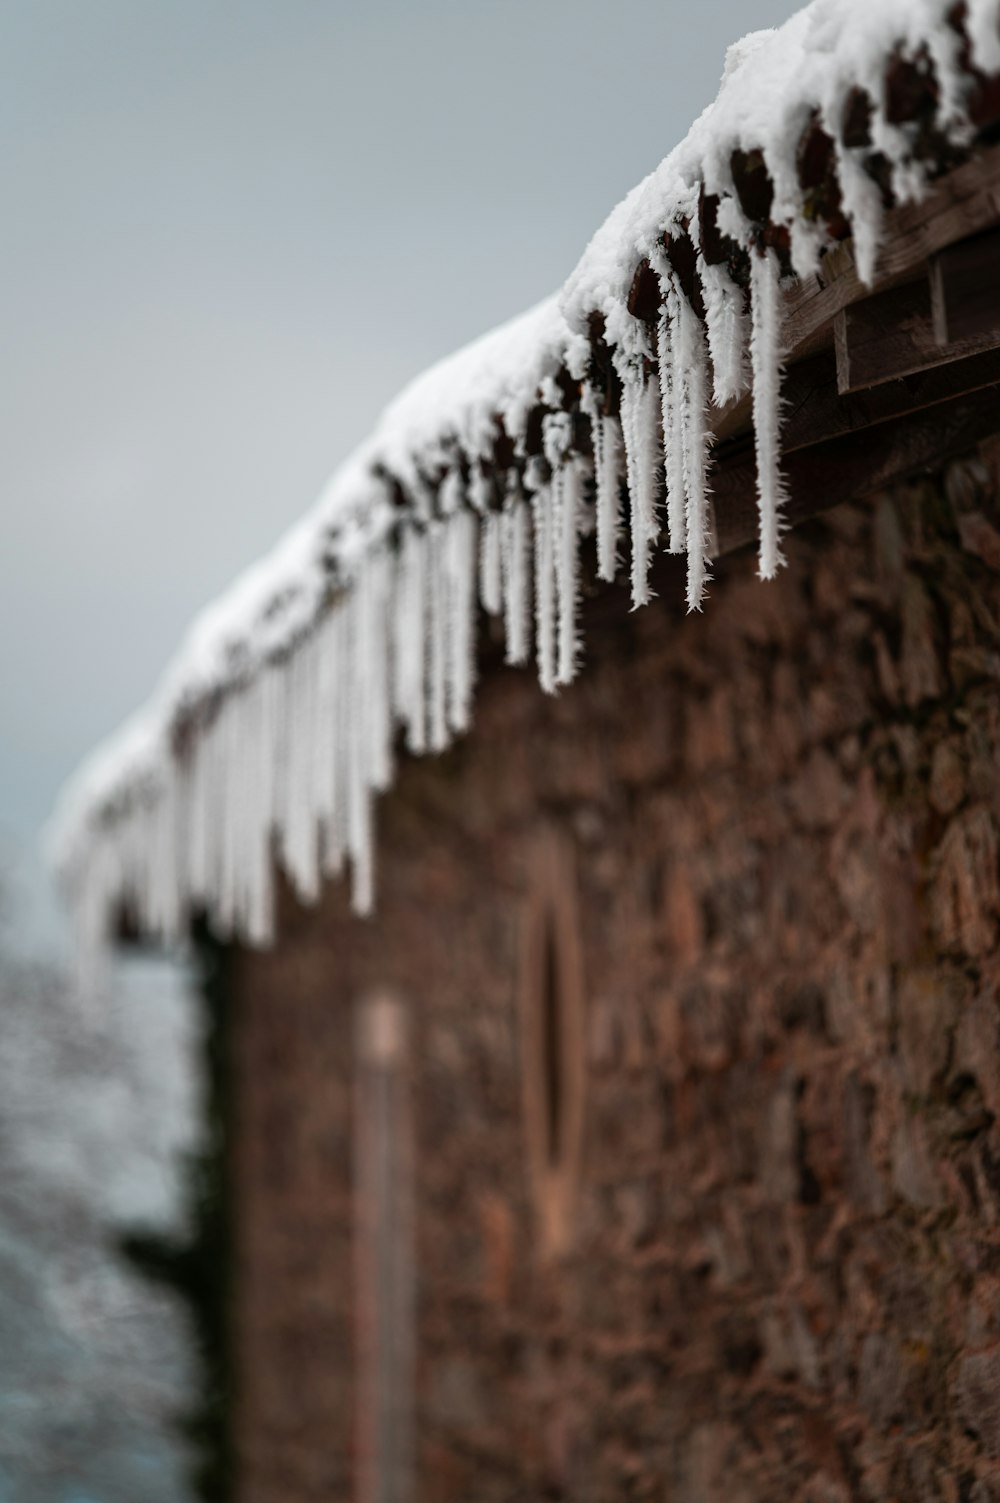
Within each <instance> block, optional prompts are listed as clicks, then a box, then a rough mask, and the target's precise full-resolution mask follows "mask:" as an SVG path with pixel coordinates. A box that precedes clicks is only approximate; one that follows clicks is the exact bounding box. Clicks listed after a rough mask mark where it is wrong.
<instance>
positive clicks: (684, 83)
mask: <svg viewBox="0 0 1000 1503" xmlns="http://www.w3.org/2000/svg"><path fill="white" fill-rule="evenodd" d="M796 8H797V7H796V5H795V4H794V3H792V0H698V3H696V4H691V3H690V0H684V3H680V0H615V3H611V0H603V3H598V0H492V3H485V0H354V3H353V4H345V3H340V0H270V3H269V4H263V3H260V0H241V3H239V4H236V3H232V0H231V3H226V4H223V3H213V0H157V3H154V0H0V19H2V23H3V25H2V38H0V185H2V190H3V191H2V203H3V209H2V218H0V273H2V275H0V330H2V344H0V349H2V356H0V477H2V505H0V611H2V617H0V625H2V630H0V838H2V839H3V840H4V841H5V842H6V847H7V849H8V851H9V850H14V851H15V852H16V853H17V859H18V860H19V862H20V864H21V866H22V869H23V871H24V873H25V878H26V880H27V882H28V885H29V887H30V888H31V889H32V890H33V891H35V892H36V894H37V893H38V891H39V890H40V879H39V877H38V867H37V865H36V864H35V861H34V857H33V854H32V853H33V850H34V843H35V841H36V838H37V833H38V830H39V827H40V825H41V823H42V821H43V820H44V818H45V817H46V815H47V814H48V812H49V810H50V807H51V804H52V801H53V799H54V797H55V795H56V793H57V791H58V787H59V784H60V782H61V781H62V779H63V778H64V777H66V776H67V775H68V774H69V773H70V772H71V771H72V770H73V768H74V766H75V765H76V763H77V762H78V761H79V760H80V758H81V757H82V756H83V755H85V754H86V752H87V751H88V750H89V749H90V748H91V746H92V745H93V744H94V742H95V741H97V740H98V739H100V738H101V737H103V736H104V735H106V734H107V733H108V732H109V731H111V730H112V729H113V728H114V727H115V725H116V724H117V723H118V722H119V721H120V720H121V719H122V718H123V717H124V716H125V715H126V714H128V713H129V712H130V711H131V710H132V709H133V708H135V706H136V705H137V704H138V703H139V702H140V701H141V700H142V699H143V698H145V697H146V695H147V694H148V693H149V692H150V690H151V689H152V687H153V685H154V683H155V680H156V678H157V676H158V674H159V673H160V671H161V669H162V668H163V666H164V664H165V662H166V660H167V658H168V657H169V655H170V653H171V651H172V650H173V648H174V647H175V646H176V645H177V642H178V640H179V638H180V636H181V634H182V632H183V630H184V628H185V626H186V625H187V623H188V621H189V620H190V618H191V617H192V616H193V615H194V613H195V612H196V611H197V610H198V609H199V607H200V606H202V605H203V604H204V603H205V602H206V601H207V600H209V599H210V598H211V597H212V596H213V595H214V594H215V593H217V592H218V591H219V590H221V589H223V588H224V587H225V586H226V584H227V583H228V582H229V581H230V580H231V579H232V578H233V576H234V575H235V574H236V573H237V572H238V571H239V570H240V569H241V568H243V567H244V566H245V565H246V564H248V563H250V562H251V561H252V560H253V559H254V558H255V557H257V556H258V555H259V554H261V553H262V552H264V551H265V550H267V549H268V548H269V547H270V546H271V545H272V544H273V542H274V541H275V540H276V538H277V537H278V536H279V535H280V534H281V532H282V531H283V530H284V529H285V528H286V527H287V526H289V525H290V524H291V523H292V522H294V521H295V519H296V518H297V517H298V516H299V515H300V514H301V513H302V512H303V511H304V510H305V509H306V507H307V506H308V505H309V504H310V502H311V501H312V499H313V497H314V495H315V494H316V492H317V491H318V490H319V489H320V487H321V485H322V483H323V481H324V480H325V478H326V477H327V475H328V473H329V472H330V471H331V470H332V469H333V468H334V467H335V466H336V464H337V463H338V461H339V460H340V459H341V458H342V457H343V456H344V455H345V454H346V453H347V452H348V451H349V450H350V449H351V448H352V447H353V446H354V445H355V443H357V441H358V440H359V439H361V438H362V437H363V436H364V435H365V433H366V431H367V430H368V429H369V428H370V427H371V425H372V423H373V421H374V419H375V417H376V415H377V413H378V411H379V410H380V408H381V407H382V406H383V405H384V404H385V403H386V402H387V401H388V400H389V399H390V398H391V397H392V396H393V394H394V393H395V392H396V391H397V390H398V388H399V387H400V386H401V385H402V384H403V383H404V382H405V381H406V380H408V379H409V378H410V377H411V376H413V375H415V374H416V373H417V372H418V371H419V370H420V369H421V368H422V367H423V366H425V365H427V364H428V363H429V362H430V361H432V360H434V359H436V358H437V357H438V356H440V355H443V354H446V353H447V352H448V351H449V350H451V349H453V348H454V347H456V346H457V345H460V344H462V343H464V342H465V341H466V340H468V339H471V338H473V337H474V336H476V335H477V334H479V333H481V332H483V331H484V330H485V329H487V328H488V327H490V326H491V325H492V324H494V323H497V322H499V321H501V320H503V319H506V318H508V317H510V316H511V315H512V314H514V313H517V312H518V311H520V310H521V309H522V308H523V307H526V306H527V305H529V304H531V303H533V302H535V301H536V300H537V299H538V298H540V297H542V296H543V295H545V294H546V293H548V292H550V291H552V290H553V288H554V287H556V286H557V285H558V284H559V283H560V282H561V281H562V280H563V279H564V278H565V277H566V276H567V274H568V273H569V272H570V271H571V269H572V267H573V265H574V263H575V261H576V259H577V258H578V256H579V255H580V253H581V252H582V250H583V248H584V246H585V244H586V242H587V240H588V239H589V237H590V235H591V234H592V233H593V231H594V230H595V229H596V228H597V226H598V224H599V223H600V221H601V220H602V219H603V218H604V216H605V215H606V214H607V212H608V211H609V210H610V209H611V207H612V206H613V205H614V203H615V202H616V201H617V200H618V199H619V198H621V197H622V196H623V195H624V193H625V192H626V191H627V190H628V189H629V188H630V187H631V186H632V185H633V183H635V182H636V181H638V180H639V178H641V177H642V176H644V174H645V173H646V172H648V171H649V170H650V169H651V168H652V167H653V166H654V165H655V164H656V163H657V162H658V161H659V160H660V158H661V157H663V156H664V155H666V153H667V152H668V151H669V150H670V148H671V147H672V146H673V145H674V144H675V143H676V142H677V141H678V140H679V139H680V137H681V136H682V135H683V134H684V133H685V132H686V130H687V129H688V127H689V125H690V124H691V122H692V121H693V120H694V118H695V117H696V115H697V114H699V113H700V111H701V110H702V109H703V108H704V106H705V105H706V104H708V103H709V102H710V100H711V99H712V98H713V97H714V95H715V92H716V87H717V84H718V79H719V76H720V74H721V71H722V64H723V58H724V55H725V50H726V47H727V45H728V44H729V43H730V42H731V41H734V40H736V38H737V37H739V36H740V35H741V34H743V33H744V32H746V31H748V30H754V29H756V28H758V27H762V26H770V25H774V24H777V23H778V22H780V21H782V20H784V19H785V18H786V17H787V16H788V15H790V14H791V13H792V11H793V10H795V9H796Z"/></svg>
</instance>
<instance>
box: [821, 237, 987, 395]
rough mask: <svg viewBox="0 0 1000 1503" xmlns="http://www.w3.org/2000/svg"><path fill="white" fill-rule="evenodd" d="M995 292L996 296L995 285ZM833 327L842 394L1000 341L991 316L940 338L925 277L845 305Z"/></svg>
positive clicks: (879, 383)
mask: <svg viewBox="0 0 1000 1503" xmlns="http://www.w3.org/2000/svg"><path fill="white" fill-rule="evenodd" d="M990 238H992V237H990ZM949 285H950V280H949ZM991 293H992V296H993V298H994V299H996V289H995V288H991ZM972 302H973V303H975V298H974V297H973V299H972ZM962 306H963V308H964V307H965V306H967V303H963V305H962ZM939 322H940V320H939ZM833 332H834V349H835V351H836V356H837V390H838V391H839V392H840V394H841V396H846V395H847V394H848V393H850V392H858V391H865V390H867V389H868V388H870V387H873V386H880V385H882V384H883V383H884V382H886V381H898V380H900V378H901V377H903V376H912V375H914V374H915V373H916V372H918V371H926V370H930V369H932V368H933V367H934V366H940V365H944V364H946V363H948V362H949V361H952V360H963V359H964V358H965V357H966V356H968V355H973V354H977V353H978V352H980V351H982V350H990V349H995V348H996V347H997V345H998V344H1000V329H998V328H994V327H991V326H990V320H989V319H988V318H985V316H984V319H983V325H982V327H979V326H977V325H976V323H975V321H974V320H971V321H969V332H968V333H967V334H966V335H964V336H963V337H961V338H956V339H952V340H945V341H940V340H939V339H938V337H937V334H938V330H937V329H936V328H935V317H934V313H933V310H932V307H931V287H930V281H929V279H927V278H924V277H921V278H920V280H919V281H916V282H908V283H906V285H905V286H902V287H893V288H892V289H891V290H890V291H888V292H876V293H875V294H874V295H873V296H872V297H867V298H864V299H863V300H862V301H861V302H857V303H852V304H851V305H850V306H849V307H847V308H842V309H841V310H840V312H839V313H838V314H837V316H836V318H835V319H834V324H833Z"/></svg>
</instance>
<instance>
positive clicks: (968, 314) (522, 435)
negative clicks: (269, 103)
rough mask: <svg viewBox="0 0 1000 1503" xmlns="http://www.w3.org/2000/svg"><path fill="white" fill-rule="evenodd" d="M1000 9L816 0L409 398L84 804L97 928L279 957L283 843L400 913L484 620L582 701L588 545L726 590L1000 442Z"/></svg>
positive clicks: (70, 855)
mask: <svg viewBox="0 0 1000 1503" xmlns="http://www.w3.org/2000/svg"><path fill="white" fill-rule="evenodd" d="M998 16H1000V0H968V3H964V0H960V3H958V4H955V3H950V4H949V3H946V0H814V3H813V4H812V5H810V6H809V7H807V9H805V10H803V11H802V12H800V13H799V14H798V15H796V16H795V17H793V19H792V20H791V21H789V22H788V23H787V25H786V26H784V27H782V28H781V29H780V30H779V31H776V32H768V33H756V34H754V35H753V36H751V37H748V38H746V39H744V41H743V42H742V43H739V44H737V46H736V47H734V48H731V49H730V52H729V55H728V56H727V61H726V71H725V75H724V77H723V81H722V86H721V89H720V93H719V96H718V99H717V100H716V102H715V104H714V105H712V106H711V107H710V108H709V109H708V110H706V111H705V113H704V114H703V115H702V116H701V117H700V119H699V120H698V121H697V122H696V124H695V125H694V127H693V128H692V130H691V131H690V133H689V135H688V136H687V138H686V139H685V140H684V141H683V142H682V143H681V145H680V146H679V147H678V148H677V149H676V150H675V151H674V152H672V153H671V155H670V156H668V157H667V158H666V159H665V160H664V161H663V162H662V163H661V165H660V166H659V167H658V168H657V169H656V171H655V172H653V173H652V174H650V176H649V177H648V178H647V179H646V180H645V181H644V182H643V183H641V184H640V185H639V186H638V188H636V189H635V190H634V191H633V192H632V193H631V194H630V195H629V196H628V197H627V198H626V199H625V200H624V201H623V202H622V203H621V204H620V205H619V206H618V208H617V209H615V211H614V212H613V213H612V214H611V216H610V217H609V219H608V220H607V222H606V223H605V225H604V226H603V227H602V228H601V230H600V231H599V232H598V233H597V235H595V237H594V239H593V240H592V242H591V244H590V246H589V247H588V249H587V251H586V252H585V254H584V256H583V258H582V260H581V261H580V263H579V265H578V267H577V269H576V270H575V272H574V273H573V275H572V276H571V277H570V279H569V281H568V282H567V283H566V285H565V287H564V288H563V289H562V291H561V292H560V293H559V294H558V295H557V296H555V297H553V298H551V299H548V300H547V301H546V302H544V303H542V304H540V305H538V307H536V308H535V309H533V310H531V311H530V312H528V313H526V314H524V315H523V316H522V317H521V318H519V319H516V320H514V321H513V322H512V323H510V324H507V325H505V326H504V327H502V328H500V329H498V330H496V331H494V332H493V333H492V334H489V335H487V336H485V337H484V338H483V339H481V340H479V341H477V342H476V343H474V344H472V345H470V346H468V347H467V348H466V349H465V350H463V351H461V352H459V353H458V354H457V355H455V356H453V357H451V358H450V359H449V360H446V361H443V362H442V363H441V364H440V365H438V366H435V367H434V368H433V369H431V370H430V371H428V372H427V373H426V374H425V375H424V376H422V377H421V378H420V379H419V380H417V381H416V382H414V383H413V385H412V386H410V387H409V388H408V389H407V390H406V391H405V392H404V393H403V394H402V395H401V396H400V397H399V398H398V399H397V400H396V401H395V402H394V403H393V404H392V405H391V406H390V407H389V408H388V410H387V411H386V413H385V414H384V416H383V418H382V420H381V421H380V423H379V425H378V427H377V429H376V431H375V433H374V434H373V436H372V437H371V438H370V439H369V440H368V442H366V443H365V444H364V445H363V446H362V447H361V448H360V449H359V450H358V451H357V452H356V453H355V454H354V455H353V456H352V457H351V459H350V460H349V461H348V462H347V463H346V464H345V465H344V466H343V467H342V468H341V469H340V470H339V471H338V472H337V474H336V475H335V476H334V478H333V480H332V481H331V483H330V485H329V486H328V488H327V490H326V491H325V492H324V494H323V495H322V496H321V497H320V500H319V502H318V503H317V505H316V507H315V508H314V509H313V511H312V512H311V513H310V514H309V515H308V516H307V517H306V518H305V520H304V521H303V522H302V523H301V524H300V525H299V527H298V528H296V529H295V531H294V532H293V533H291V534H290V535H289V537H288V538H287V539H286V540H285V542H284V543H283V544H282V545H281V546H280V547H279V548H278V550H277V551H276V552H275V554H274V555H273V556H272V557H270V558H269V559H267V560H266V561H265V562H264V563H262V564H261V565H259V566H258V567H257V568H256V569H254V570H252V571H251V572H250V573H248V574H247V575H246V576H244V577H243V578H242V579H241V580H240V581H238V583H237V585H236V586H235V588H234V589H233V590H232V591H231V592H230V593H229V594H228V595H227V596H225V597H224V599H223V600H221V601H220V602H219V603H218V604H217V605H216V606H214V607H213V608H211V609H210V610H209V611H208V612H206V613H205V614H204V615H203V616H202V617H201V618H200V620H199V621H198V622H197V623H196V624H195V626H194V628H193V630H192V632H191V633H190V635H189V637H188V639H187V641H186V643H185V644H184V647H183V648H182V651H181V653H180V654H179V656H178V658H177V660H176V661H175V663H174V665H173V666H172V668H171V669H170V670H169V672H168V674H167V675H166V678H165V679H164V682H163V683H162V685H161V686H160V689H159V691H158V693H157V695H156V696H155V698H154V700H153V701H152V702H151V704H150V706H149V707H147V709H146V710H144V711H143V712H142V713H141V715H139V716H137V717H136V719H135V720H134V721H133V722H132V723H131V724H130V725H129V726H128V727H126V728H125V730H124V731H123V732H121V733H120V734H119V736H118V737H116V738H115V739H114V741H112V742H111V743H110V744H109V746H108V747H107V748H105V749H102V750H101V751H100V752H99V753H98V754H97V755H96V757H95V758H94V759H93V760H92V762H91V763H90V764H88V766H87V767H85V768H84V769H83V771H82V772H81V773H80V774H79V775H78V778H77V780H76V781H75V783H74V784H73V785H71V787H70V788H69V789H68V790H67V793H66V794H65V796H64V799H63V803H62V805H61V808H60V811H59V813H58V816H57V819H56V821H55V829H54V840H55V847H56V858H57V862H58V865H59V867H60V868H61V871H62V873H63V875H64V877H65V879H66V881H67V884H68V886H69V889H70V891H71V894H72V896H73V899H74V903H75V906H76V909H77V914H78V917H79V919H80V922H81V926H82V929H83V931H84V935H85V937H86V938H88V939H90V940H94V939H97V938H99V937H100V936H101V935H102V934H105V933H106V932H107V931H108V929H109V926H110V924H111V922H112V920H113V918H114V915H115V914H116V912H118V911H120V909H121V908H122V907H123V906H125V907H128V908H129V909H130V910H131V911H132V912H133V914H134V916H135V918H136V921H137V922H138V923H139V925H140V926H141V927H142V928H143V929H144V930H146V931H148V932H150V933H153V934H161V935H164V936H167V937H169V936H171V935H174V934H176V933H178V932H182V931H183V929H184V927H185V925H186V923H187V921H188V915H189V913H190V911H191V908H192V907H193V906H194V905H197V906H199V907H205V908H207V910H208V911H209V913H210V914H211V915H212V916H213V918H214V919H215V922H216V925H217V927H218V928H219V930H220V931H221V932H232V933H235V934H238V935H241V936H243V937H245V938H247V939H249V940H251V941H255V942H265V941H266V940H267V939H268V938H269V936H270V928H271V908H272V903H271V881H272V861H273V856H274V855H275V854H277V856H278V857H279V859H280V860H281V861H282V863H283V865H284V866H285V868H286V869H287V871H288V872H289V874H290V876H291V877H292V879H293V880H294V882H295V884H296V886H297V888H298V890H299V892H300V894H301V895H302V896H303V897H304V898H307V899H308V898H309V897H311V896H313V895H314V894H315V893H316V891H317V890H318V886H319V883H320V881H321V880H322V879H323V877H324V876H327V875H331V874H334V873H336V872H337V871H339V870H340V868H341V866H342V865H343V863H344V862H345V860H347V861H349V862H350V863H351V866H352V874H353V884H354V894H355V902H356V906H357V907H358V908H359V910H361V911H366V910H367V909H368V908H369V907H370V906H371V903H372V898H373V884H372V870H371V818H372V799H373V795H374V794H375V793H377V792H379V791H382V790H384V789H385V788H386V787H388V785H389V783H390V781H391V776H392V763H393V758H394V756H395V755H396V753H397V751H398V747H397V741H398V739H399V737H400V735H401V736H402V738H403V740H404V742H405V746H406V748H407V749H408V750H409V751H412V752H424V751H435V750H440V749H442V748H443V747H444V746H446V745H447V744H448V742H449V741H450V739H451V738H452V737H453V736H454V735H455V734H456V733H459V732H461V731H463V730H465V729H466V727H467V726H468V723H469V719H470V714H471V699H472V690H473V682H474V673H475V660H476V642H475V635H476V623H477V620H478V615H479V610H480V609H481V610H483V611H485V612H487V613H492V614H494V615H499V616H501V617H502V618H503V621H504V627H505V632H506V651H507V659H508V661H509V662H512V663H522V662H526V661H527V660H528V658H529V657H531V656H533V657H534V659H535V660H536V662H537V666H538V672H539V677H540V680H541V683H542V687H543V688H544V689H545V690H547V691H554V690H556V689H557V688H558V687H559V686H561V685H563V684H567V683H569V682H570V681H571V680H572V678H573V677H574V675H575V673H576V671H577V668H578V661H579V642H578V639H577V629H576V605H577V598H578V594H579V589H580V569H581V566H583V567H586V560H588V559H589V558H592V557H595V556H596V573H597V575H598V576H599V577H600V578H602V579H612V578H614V577H615V575H616V573H617V572H618V568H619V557H620V554H622V555H624V556H625V557H627V561H628V568H629V572H630V584H631V592H632V598H633V603H634V604H637V605H640V604H643V603H645V602H646V601H647V600H648V599H649V598H650V593H651V592H650V585H649V575H650V568H651V565H652V562H653V559H654V557H655V555H656V554H657V552H658V551H659V550H661V549H666V550H667V551H669V552H671V553H679V554H683V555H685V556H686V560H687V562H686V574H687V602H688V606H689V608H697V607H700V605H701V603H702V600H703V597H704V593H705V588H706V583H707V581H708V577H709V563H710V554H711V553H715V554H719V553H723V552H726V551H728V549H730V548H732V547H734V546H737V545H738V544H742V543H744V542H746V541H748V540H749V539H750V537H751V536H754V535H756V537H757V538H758V545H759V549H760V571H761V574H762V576H763V577H765V578H766V577H769V576H770V575H771V574H772V573H773V572H774V570H775V569H776V568H777V567H778V565H779V564H780V535H781V531H782V529H783V527H784V526H785V525H789V524H791V523H793V522H794V520H795V519H796V518H797V516H799V515H801V514H805V513H806V512H808V511H809V510H815V509H816V504H817V502H816V496H817V484H816V482H817V477H822V482H823V483H822V488H821V489H822V494H823V497H824V504H827V505H829V504H833V503H834V502H835V501H836V500H839V499H844V498H846V496H849V495H851V494H861V493H864V491H865V490H866V489H872V488H873V487H874V486H875V485H877V484H879V483H884V482H885V481H886V480H887V479H889V478H892V476H893V475H894V474H897V473H903V472H904V471H905V469H906V467H907V465H909V466H910V467H911V468H912V467H913V465H914V464H926V463H928V462H931V461H932V460H933V459H934V458H935V457H938V458H943V457H946V454H947V452H955V451H956V450H957V449H959V448H961V446H962V445H963V444H966V445H968V444H971V443H975V442H977V441H979V439H981V438H982V437H984V436H985V435H986V434H987V433H988V432H992V431H994V430H995V429H996V428H998V427H1000V421H998V420H997V419H996V418H994V417H993V416H992V414H993V412H994V410H996V409H997V408H998V404H997V401H996V387H997V385H998V384H1000V357H998V354H997V346H998V344H1000V309H998V310H997V312H996V316H994V312H993V308H992V301H991V300H995V294H994V291H993V284H994V280H995V278H994V275H993V267H994V266H996V265H997V264H998V260H997V250H998V247H997V245H995V244H992V243H991V244H989V245H987V246H986V247H985V249H984V247H983V245H982V243H981V242H979V241H976V242H973V241H970V240H969V237H970V236H974V235H977V234H980V235H981V234H982V233H983V232H988V231H989V230H990V229H991V228H992V227H995V226H996V225H997V223H998V222H1000V147H993V146H992V144H991V143H992V141H993V139H994V138H995V137H996V135H997V124H998V121H1000V30H998ZM970 246H971V247H972V249H971V250H970V249H969V247H970ZM963 247H964V249H963ZM963 255H964V257H965V259H964V260H962V256H963ZM970 288H971V289H972V292H970ZM976 288H978V289H979V291H978V294H977V293H976V292H975V289H976ZM977 296H978V298H979V301H978V302H976V297H977ZM970 298H971V302H970ZM963 299H964V301H963ZM893 300H895V301H893ZM901 331H905V337H903V334H902V333H901ZM784 360H787V361H788V362H789V369H788V372H787V374H786V376H785V378H784V406H782V377H781V371H782V365H783V361H784ZM976 393H980V394H982V393H986V394H988V397H989V402H988V404H986V401H985V398H984V399H982V400H978V401H977V400H975V394H976ZM928 410H931V411H933V412H934V413H935V414H936V417H935V419H934V421H933V422H932V423H931V424H930V425H928V422H927V420H926V416H925V414H926V413H927V411H928ZM921 424H922V426H921ZM858 430H864V431H865V435H866V438H865V444H864V458H863V460H859V457H858V456H859V450H858V445H857V443H856V442H854V441H853V439H852V435H853V434H856V433H857V432H858ZM751 433H752V443H751V442H749V441H748V440H749V439H750V436H751ZM852 444H853V447H851V446H852ZM713 457H714V463H711V464H710V460H712V459H713ZM589 534H593V535H594V538H595V545H594V553H593V554H589V553H588V551H587V549H586V548H581V538H583V537H585V536H587V535H589ZM626 536H627V542H628V546H627V548H625V547H623V546H622V545H623V544H624V542H625V540H626ZM623 567H624V566H623ZM477 597H478V598H477Z"/></svg>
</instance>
